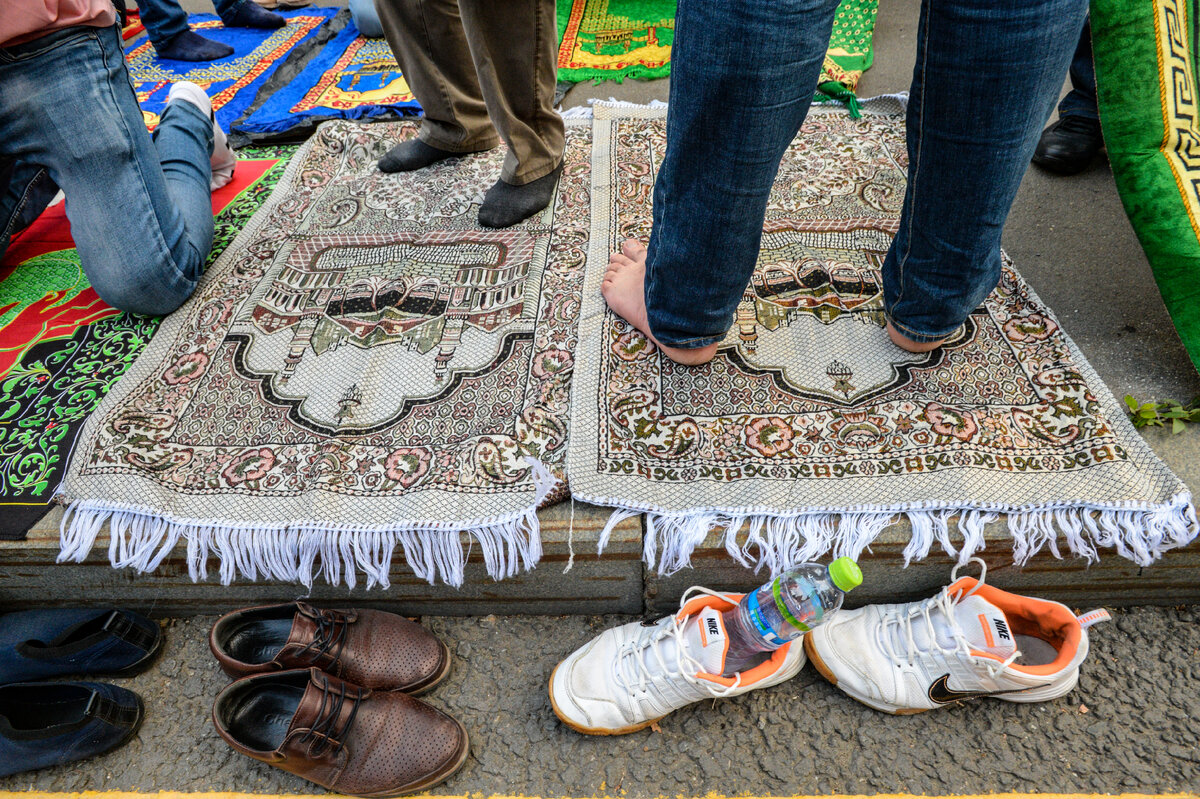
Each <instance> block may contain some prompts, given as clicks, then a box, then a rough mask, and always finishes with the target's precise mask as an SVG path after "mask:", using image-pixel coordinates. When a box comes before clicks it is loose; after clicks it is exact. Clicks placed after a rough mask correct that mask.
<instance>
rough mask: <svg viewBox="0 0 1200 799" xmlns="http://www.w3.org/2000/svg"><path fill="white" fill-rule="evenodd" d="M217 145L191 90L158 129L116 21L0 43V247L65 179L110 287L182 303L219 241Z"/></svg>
mask: <svg viewBox="0 0 1200 799" xmlns="http://www.w3.org/2000/svg"><path fill="white" fill-rule="evenodd" d="M212 147H213V140H212V123H211V121H210V120H208V119H206V118H205V116H204V114H203V113H201V111H200V109H198V108H196V106H194V105H192V104H191V103H188V102H184V101H176V102H172V103H169V104H168V105H167V108H166V110H165V111H164V112H163V114H162V117H161V119H160V121H159V124H158V127H157V129H156V130H155V131H154V137H153V140H152V139H151V137H150V134H149V133H148V132H147V131H146V126H145V123H144V122H143V121H142V112H141V109H140V108H138V103H137V98H136V97H135V96H134V93H133V86H132V85H131V84H130V82H129V74H128V73H127V72H126V71H125V58H124V54H123V53H122V50H121V36H120V33H119V31H118V29H117V28H115V27H113V28H107V29H106V28H93V27H76V28H67V29H65V30H61V31H56V32H54V33H51V34H49V35H47V36H43V37H42V38H40V39H35V40H34V41H32V42H28V43H26V44H21V45H17V46H15V47H8V48H0V254H2V253H3V251H4V250H5V249H6V248H7V246H8V242H9V240H10V238H11V236H12V234H13V233H15V232H17V231H18V230H20V229H21V227H23V226H24V225H25V224H28V223H29V222H30V221H32V220H33V218H34V217H36V216H37V214H38V213H39V212H40V211H41V210H42V209H43V208H45V206H46V203H47V202H48V201H49V199H50V198H51V197H52V196H53V195H54V194H55V193H56V192H57V187H62V191H63V193H64V194H65V195H66V198H67V206H66V211H67V218H68V219H69V220H70V223H71V235H72V236H73V237H74V239H75V245H76V247H77V248H78V251H79V259H80V262H81V263H82V264H83V269H84V272H85V273H86V274H87V278H88V280H89V281H90V282H91V284H92V287H93V288H95V289H96V293H97V294H99V295H100V297H101V299H103V300H104V301H105V302H107V303H108V304H109V305H112V306H114V307H116V308H120V309H122V310H125V311H132V312H134V313H141V314H152V315H159V314H165V313H169V312H171V311H173V310H175V309H176V308H178V307H179V306H180V305H181V304H182V303H183V301H184V300H186V299H187V298H188V297H189V296H191V293H192V291H193V290H194V289H195V288H196V282H197V281H198V280H199V279H200V275H201V274H202V273H203V270H204V263H205V260H206V259H207V258H208V252H209V250H210V249H211V248H212V235H213V217H212V195H211V193H210V191H209V181H210V179H211V167H210V164H209V159H210V157H211V155H212ZM5 176H7V178H8V179H7V181H6V182H5V180H4V178H5Z"/></svg>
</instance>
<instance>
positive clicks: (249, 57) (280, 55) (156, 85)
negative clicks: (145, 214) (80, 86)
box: [125, 8, 338, 130]
mask: <svg viewBox="0 0 1200 799" xmlns="http://www.w3.org/2000/svg"><path fill="white" fill-rule="evenodd" d="M337 11H338V9H336V8H304V9H299V10H296V11H284V12H282V14H283V16H284V17H287V21H288V24H287V25H286V26H285V27H282V28H278V29H275V30H259V29H255V28H226V27H225V26H224V25H222V24H221V20H220V19H218V18H217V17H216V16H214V15H212V14H193V15H190V16H189V17H188V23H189V25H190V26H191V28H192V30H194V31H196V32H197V33H199V34H200V35H201V36H204V37H206V38H208V39H214V40H216V41H219V42H224V43H225V44H228V45H230V46H231V47H233V50H234V52H233V55H231V56H228V57H226V58H221V59H218V60H216V61H205V62H199V63H194V62H190V61H176V60H174V59H169V58H159V57H158V56H157V55H156V54H155V52H154V47H153V45H151V44H150V41H149V40H148V39H141V40H140V41H138V42H137V43H136V44H135V45H134V46H132V47H130V48H129V49H128V50H126V51H125V60H126V61H127V62H128V64H129V75H130V77H131V78H132V79H133V88H134V91H135V92H136V93H137V98H138V103H139V104H140V105H141V107H142V115H143V116H144V117H145V118H146V126H147V127H148V128H151V129H153V128H154V126H155V125H157V124H158V115H159V114H160V113H161V112H162V109H163V106H165V105H166V102H167V92H168V91H169V90H170V88H171V84H172V83H174V82H175V81H180V80H188V81H191V82H192V83H195V84H198V85H199V86H200V87H201V88H203V89H204V91H205V92H207V93H208V96H209V97H211V98H212V101H213V109H214V110H215V111H216V114H217V122H218V123H219V124H220V125H221V127H222V128H223V129H224V130H229V127H230V125H231V124H232V123H233V121H234V120H235V119H237V118H238V117H240V116H241V115H242V114H243V113H244V112H245V111H246V109H247V108H249V107H250V106H251V105H252V104H253V102H254V100H255V98H256V97H257V96H258V90H259V89H260V88H262V86H263V84H264V83H266V82H267V81H268V80H269V79H270V78H271V77H272V76H273V75H274V74H275V72H276V70H278V69H279V67H280V65H282V64H283V63H284V62H285V61H286V60H287V58H288V56H289V54H291V53H292V52H293V51H294V50H295V49H296V48H298V47H304V46H305V45H306V44H308V43H309V42H310V41H311V40H312V39H313V38H315V37H316V35H317V32H318V31H319V29H320V28H321V26H322V25H324V24H325V23H326V22H328V21H329V20H330V19H331V18H332V17H333V16H334V15H335V14H336V13H337Z"/></svg>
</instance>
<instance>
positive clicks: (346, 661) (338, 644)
mask: <svg viewBox="0 0 1200 799" xmlns="http://www.w3.org/2000/svg"><path fill="white" fill-rule="evenodd" d="M208 645H209V646H210V647H211V648H212V652H213V654H214V655H216V657H217V660H218V661H219V662H220V664H221V668H222V669H224V670H225V673H226V674H228V675H229V676H230V677H246V676H248V675H251V674H263V673H268V672H277V671H283V670H285V669H300V668H309V667H312V666H315V667H316V668H319V669H320V670H321V671H324V672H326V673H328V674H332V675H334V676H335V677H340V678H342V679H343V680H346V681H347V682H352V683H354V684H355V685H361V686H363V687H364V688H371V689H373V690H377V691H404V692H405V693H410V694H420V693H424V692H425V691H428V690H429V689H431V688H433V687H434V686H435V685H437V684H438V683H439V682H441V681H442V680H443V679H444V678H445V677H446V675H447V674H449V673H450V650H448V649H447V648H446V645H445V644H443V643H442V642H441V641H439V640H438V639H437V638H436V637H434V636H433V635H432V634H430V633H429V632H428V631H427V630H426V629H425V628H424V627H422V626H421V625H419V624H416V623H414V622H411V621H409V620H408V619H406V618H403V617H402V616H397V615H396V614H394V613H385V612H383V611H379V610H319V609H317V608H314V607H313V606H312V605H309V604H307V603H305V602H292V603H290V604H287V605H268V606H264V607H258V608H246V609H244V610H235V611H234V612H232V613H227V614H225V615H224V616H222V617H221V618H219V619H217V623H216V624H214V625H213V628H212V632H211V633H210V634H209V636H208Z"/></svg>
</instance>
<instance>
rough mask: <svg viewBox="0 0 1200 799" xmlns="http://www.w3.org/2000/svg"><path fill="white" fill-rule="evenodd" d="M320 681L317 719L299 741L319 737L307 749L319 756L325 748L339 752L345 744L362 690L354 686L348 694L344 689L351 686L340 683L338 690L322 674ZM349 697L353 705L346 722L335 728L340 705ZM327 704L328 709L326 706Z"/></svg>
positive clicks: (339, 713) (360, 699) (313, 754)
mask: <svg viewBox="0 0 1200 799" xmlns="http://www.w3.org/2000/svg"><path fill="white" fill-rule="evenodd" d="M322 680H323V681H322V683H321V707H320V708H319V709H318V710H317V720H316V721H315V722H313V725H312V726H311V727H309V729H308V732H306V733H304V735H302V736H300V738H299V740H300V741H301V742H304V743H307V742H308V741H311V740H313V739H314V738H320V739H321V741H320V742H319V743H318V744H316V745H315V746H313V747H312V749H310V750H309V753H310V754H311V755H312V756H313V757H320V756H321V755H322V754H324V753H325V752H326V751H327V750H329V749H332V750H333V751H334V752H340V751H341V750H342V749H343V748H345V746H346V735H347V734H348V733H349V732H350V727H351V726H352V725H353V724H354V717H355V716H357V715H358V706H359V705H360V704H361V703H362V699H363V695H364V694H363V690H362V689H361V688H358V687H357V686H355V687H354V694H353V695H352V696H348V695H347V693H346V689H347V688H350V687H351V686H349V685H346V684H345V683H342V690H340V691H338V690H336V689H334V687H333V686H331V685H330V684H329V678H328V677H325V676H324V675H322ZM347 698H349V699H350V701H351V702H353V703H354V705H353V706H352V707H351V708H350V715H349V716H347V717H346V723H345V724H343V725H342V728H341V729H340V730H335V729H334V725H336V724H337V720H338V718H339V717H340V716H341V714H342V705H344V704H345V702H346V699H347ZM326 705H328V709H327V708H326Z"/></svg>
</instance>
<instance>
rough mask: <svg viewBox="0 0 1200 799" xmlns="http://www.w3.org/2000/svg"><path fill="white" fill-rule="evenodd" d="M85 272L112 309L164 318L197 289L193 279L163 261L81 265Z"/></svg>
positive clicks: (168, 262)
mask: <svg viewBox="0 0 1200 799" xmlns="http://www.w3.org/2000/svg"><path fill="white" fill-rule="evenodd" d="M83 266H84V272H85V273H86V274H87V277H88V280H89V281H91V284H92V288H94V289H95V290H96V293H97V294H98V295H100V299H102V300H104V301H105V302H106V303H108V304H109V305H111V306H112V307H114V308H116V309H118V310H121V311H128V312H129V313H135V314H141V315H142V316H165V315H166V314H169V313H171V312H172V311H174V310H175V309H177V308H178V307H179V306H180V305H183V303H184V302H186V301H187V299H188V298H189V297H191V296H192V292H194V291H195V290H196V283H197V281H196V280H190V279H188V278H186V277H184V276H183V275H182V274H180V270H179V269H177V268H176V266H175V264H174V263H172V262H170V261H169V260H166V259H161V260H152V259H149V258H147V259H143V260H142V261H141V262H136V261H133V262H127V263H125V264H122V268H121V269H118V270H114V269H96V268H95V266H94V265H91V267H92V268H89V264H86V263H85V264H84V265H83Z"/></svg>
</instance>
